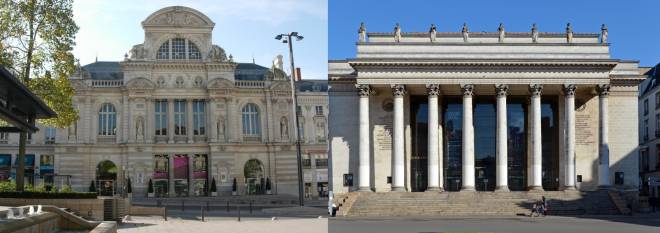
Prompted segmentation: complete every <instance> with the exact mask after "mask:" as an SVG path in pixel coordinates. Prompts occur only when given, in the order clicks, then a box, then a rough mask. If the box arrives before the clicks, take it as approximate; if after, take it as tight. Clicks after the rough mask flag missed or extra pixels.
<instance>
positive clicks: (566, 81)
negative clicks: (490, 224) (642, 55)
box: [329, 24, 644, 193]
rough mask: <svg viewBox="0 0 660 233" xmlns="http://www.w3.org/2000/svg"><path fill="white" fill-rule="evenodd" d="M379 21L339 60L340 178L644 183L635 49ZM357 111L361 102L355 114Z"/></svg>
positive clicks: (411, 184)
mask: <svg viewBox="0 0 660 233" xmlns="http://www.w3.org/2000/svg"><path fill="white" fill-rule="evenodd" d="M436 30H437V29H436V26H435V25H432V26H431V28H430V29H429V31H428V32H402V30H401V27H400V26H399V25H398V24H397V25H396V27H395V28H394V30H393V32H370V33H367V31H366V27H365V26H364V24H363V25H361V26H360V28H359V30H358V42H357V56H356V57H355V58H350V59H347V60H340V61H330V64H329V69H330V70H329V84H330V92H329V103H330V109H331V114H330V118H331V119H332V120H331V121H330V127H329V129H330V142H329V143H330V146H329V148H330V150H329V153H330V157H331V171H330V172H331V180H332V181H331V182H332V183H331V185H330V186H331V189H332V190H333V191H334V192H335V193H346V192H351V191H375V192H389V191H411V192H418V191H442V190H444V191H503V192H507V191H525V190H574V189H579V190H594V189H597V188H599V187H615V188H620V189H623V190H633V191H634V192H636V191H637V187H638V186H639V178H638V175H637V174H638V166H637V158H638V154H637V153H638V148H637V147H638V135H637V134H638V131H637V114H638V112H637V93H638V90H637V85H638V84H639V82H641V81H642V80H643V78H644V77H643V76H641V75H640V71H639V68H638V62H637V61H626V60H620V59H615V58H612V57H611V56H610V51H609V49H610V43H608V42H607V33H608V32H607V28H606V27H605V26H604V25H603V27H602V29H601V33H577V32H573V30H572V28H571V26H570V24H569V25H567V27H566V31H565V32H561V33H550V32H539V31H538V30H537V27H536V25H534V26H533V27H532V29H531V31H530V32H506V31H505V29H504V27H503V26H502V25H500V27H499V28H498V30H497V31H496V32H470V31H469V29H468V27H467V25H464V26H463V28H462V30H461V31H459V32H438V31H436ZM347 112H351V113H355V114H345V113H347Z"/></svg>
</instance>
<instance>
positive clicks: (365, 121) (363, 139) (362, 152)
mask: <svg viewBox="0 0 660 233" xmlns="http://www.w3.org/2000/svg"><path fill="white" fill-rule="evenodd" d="M355 87H356V88H357V89H358V95H359V96H360V106H359V108H360V110H359V111H360V129H359V130H360V149H359V158H360V159H359V165H358V168H359V171H358V173H359V179H358V182H359V185H358V187H359V188H358V191H363V192H371V184H370V183H369V182H370V180H371V177H370V175H371V169H370V161H369V157H370V155H369V141H370V140H369V139H370V136H369V94H370V93H371V90H370V88H369V85H364V84H358V85H355Z"/></svg>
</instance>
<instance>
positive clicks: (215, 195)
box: [210, 178, 218, 197]
mask: <svg viewBox="0 0 660 233" xmlns="http://www.w3.org/2000/svg"><path fill="white" fill-rule="evenodd" d="M210 189H211V190H210V192H211V196H212V197H217V196H218V190H217V187H216V186H215V178H213V179H212V180H211V188H210Z"/></svg>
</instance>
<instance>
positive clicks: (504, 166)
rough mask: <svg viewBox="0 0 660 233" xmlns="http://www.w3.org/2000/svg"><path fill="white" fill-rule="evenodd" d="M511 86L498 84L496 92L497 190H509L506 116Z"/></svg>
mask: <svg viewBox="0 0 660 233" xmlns="http://www.w3.org/2000/svg"><path fill="white" fill-rule="evenodd" d="M508 90H509V86H507V85H496V86H495V92H496V93H497V134H496V142H497V152H496V155H497V160H496V172H497V175H496V177H495V178H496V181H495V185H496V189H495V190H496V191H502V192H505V191H509V182H508V179H509V177H508V169H509V166H508V161H507V159H508V145H507V143H508V140H507V137H508V132H507V129H508V125H507V118H506V117H507V116H506V95H507V94H508V93H507V92H508Z"/></svg>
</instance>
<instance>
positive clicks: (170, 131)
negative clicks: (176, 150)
mask: <svg viewBox="0 0 660 233" xmlns="http://www.w3.org/2000/svg"><path fill="white" fill-rule="evenodd" d="M167 136H168V137H169V140H168V143H174V99H168V100H167Z"/></svg>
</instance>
